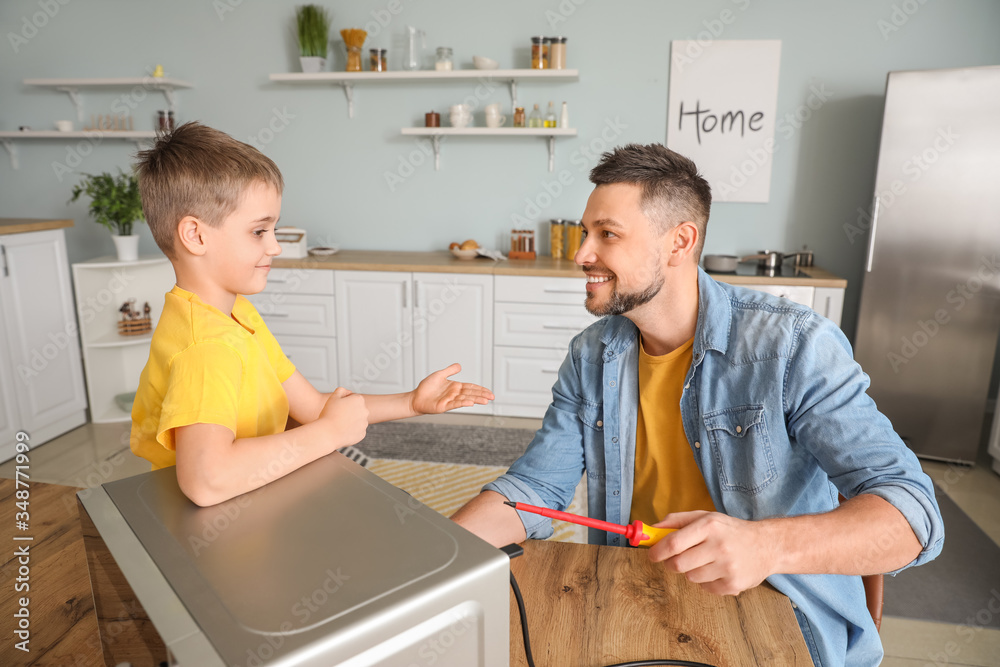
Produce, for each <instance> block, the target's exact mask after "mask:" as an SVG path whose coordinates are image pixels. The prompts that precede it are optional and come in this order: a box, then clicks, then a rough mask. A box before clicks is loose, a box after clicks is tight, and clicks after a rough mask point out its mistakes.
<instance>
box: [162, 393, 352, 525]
mask: <svg viewBox="0 0 1000 667" xmlns="http://www.w3.org/2000/svg"><path fill="white" fill-rule="evenodd" d="M317 393H318V392H317ZM367 428H368V411H367V410H366V408H365V401H364V399H362V398H361V397H360V396H356V395H351V394H350V392H348V391H347V390H346V389H338V390H337V391H335V392H334V393H333V394H330V395H329V399H328V400H326V402H325V404H324V406H323V408H322V410H321V411H320V413H319V415H318V416H317V418H316V419H315V420H313V421H312V422H311V423H308V424H303V425H302V426H300V427H299V428H295V429H292V430H290V431H285V432H283V433H276V434H274V435H267V436H261V437H257V438H240V439H236V438H235V436H234V434H233V432H232V431H230V430H229V429H228V428H226V427H225V426H220V425H218V424H204V423H199V424H191V425H189V426H181V427H179V428H177V429H175V431H174V443H175V446H176V449H177V483H178V485H179V486H180V488H181V491H183V492H184V495H186V496H187V497H188V498H190V499H191V501H192V502H194V503H195V504H197V505H201V506H202V507H207V506H209V505H215V504H216V503H221V502H223V501H225V500H229V499H230V498H233V497H235V496H238V495H240V494H242V493H246V492H247V491H252V490H253V489H256V488H258V487H261V486H263V485H265V484H267V483H268V482H271V481H273V480H275V479H278V478H280V477H284V476H285V475H287V474H288V473H290V472H292V471H293V470H296V469H298V468H300V467H302V466H303V465H305V464H307V463H310V462H311V461H314V460H316V459H318V458H319V457H321V456H325V455H327V454H329V453H331V452H333V451H334V450H336V449H338V448H340V447H345V446H347V445H353V444H355V443H356V442H359V441H360V440H361V439H362V438H364V437H365V430H366V429H367Z"/></svg>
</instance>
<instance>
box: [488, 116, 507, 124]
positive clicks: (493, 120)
mask: <svg viewBox="0 0 1000 667" xmlns="http://www.w3.org/2000/svg"><path fill="white" fill-rule="evenodd" d="M506 122H507V116H498V115H497V114H493V113H488V114H486V127H503V126H504V124H505V123H506Z"/></svg>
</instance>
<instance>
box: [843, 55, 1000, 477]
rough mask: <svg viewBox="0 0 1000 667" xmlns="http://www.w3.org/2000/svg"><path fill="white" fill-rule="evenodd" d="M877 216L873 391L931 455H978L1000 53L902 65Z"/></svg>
mask: <svg viewBox="0 0 1000 667" xmlns="http://www.w3.org/2000/svg"><path fill="white" fill-rule="evenodd" d="M868 223H869V224H868V226H869V230H868V248H867V253H866V255H865V272H864V274H863V284H862V288H861V305H860V310H859V312H858V328H857V334H856V337H855V358H856V359H857V360H858V362H859V363H860V364H861V366H862V368H863V369H864V370H865V371H866V372H867V373H868V374H869V376H871V388H870V391H869V394H870V395H871V396H872V398H874V399H875V402H876V403H877V404H878V407H879V408H880V409H881V410H882V412H883V413H885V414H886V415H887V416H888V417H889V419H891V420H892V423H893V425H894V426H895V428H896V431H897V432H898V433H899V434H900V436H902V437H903V439H904V440H906V442H907V444H908V445H909V446H910V448H911V449H912V450H913V451H914V452H915V453H916V454H917V455H918V456H922V457H925V458H932V459H941V460H947V461H964V462H971V461H974V460H975V458H976V451H977V449H978V445H979V442H980V433H981V429H982V426H983V419H984V416H985V410H986V404H987V392H988V389H989V382H990V374H991V372H992V369H993V357H994V352H995V350H996V348H997V336H998V334H1000V67H970V68H964V69H947V70H927V71H907V72H890V73H889V77H888V83H887V85H886V94H885V114H884V116H883V119H882V138H881V142H880V144H879V154H878V169H877V172H876V176H875V197H874V201H873V205H872V209H871V216H870V221H868ZM862 238H864V236H863V232H862V233H861V236H860V238H859V239H858V240H859V241H860V240H861V239H862Z"/></svg>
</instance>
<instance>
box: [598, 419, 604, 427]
mask: <svg viewBox="0 0 1000 667" xmlns="http://www.w3.org/2000/svg"><path fill="white" fill-rule="evenodd" d="M602 426H604V422H602V421H601V420H600V419H598V420H597V428H601V427H602Z"/></svg>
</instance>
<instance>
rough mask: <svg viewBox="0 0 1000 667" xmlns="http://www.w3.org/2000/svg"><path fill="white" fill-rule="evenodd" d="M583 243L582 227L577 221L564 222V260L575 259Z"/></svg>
mask: <svg viewBox="0 0 1000 667" xmlns="http://www.w3.org/2000/svg"><path fill="white" fill-rule="evenodd" d="M582 243H583V225H581V224H580V221H579V220H567V221H566V259H576V253H577V252H578V251H579V250H580V245H581V244H582Z"/></svg>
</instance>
